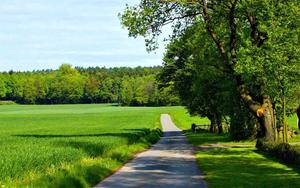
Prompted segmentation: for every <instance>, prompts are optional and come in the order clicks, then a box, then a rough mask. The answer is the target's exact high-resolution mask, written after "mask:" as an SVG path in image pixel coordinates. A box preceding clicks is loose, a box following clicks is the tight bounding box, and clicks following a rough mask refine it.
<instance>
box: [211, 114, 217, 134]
mask: <svg viewBox="0 0 300 188" xmlns="http://www.w3.org/2000/svg"><path fill="white" fill-rule="evenodd" d="M216 124H217V121H216V118H215V117H213V118H211V120H210V127H209V132H211V133H213V132H215V127H216Z"/></svg>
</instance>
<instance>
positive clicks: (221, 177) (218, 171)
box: [172, 113, 300, 188]
mask: <svg viewBox="0 0 300 188" xmlns="http://www.w3.org/2000/svg"><path fill="white" fill-rule="evenodd" d="M172 118H173V120H174V121H175V122H176V123H177V126H179V127H181V128H182V129H185V128H187V125H188V124H190V122H191V121H194V120H193V118H191V119H189V116H188V115H187V114H184V113H182V114H181V115H180V114H177V115H176V116H174V115H173V116H172ZM180 118H182V119H183V120H184V122H183V121H182V120H179V119H180ZM200 121H201V120H200ZM203 121H204V120H203ZM186 135H187V137H188V139H189V141H190V142H191V143H192V144H193V145H195V146H205V145H206V146H207V145H210V144H218V145H211V147H210V148H208V149H200V148H199V149H198V150H197V151H196V158H197V162H198V164H199V166H200V168H201V170H202V171H203V173H204V176H205V180H206V181H207V183H208V186H209V187H216V188H218V187H272V188H273V187H300V175H299V173H300V170H299V167H297V166H287V165H284V164H281V163H280V162H279V161H278V160H276V159H274V158H271V157H268V156H265V155H263V154H261V153H258V152H257V150H256V148H255V147H254V145H255V141H243V142H232V141H231V140H230V138H229V135H227V134H223V135H216V134H211V133H208V132H200V133H197V134H193V133H190V132H186ZM237 145H238V146H239V147H238V148H236V147H234V146H237ZM221 146H232V148H230V147H229V148H224V147H221Z"/></svg>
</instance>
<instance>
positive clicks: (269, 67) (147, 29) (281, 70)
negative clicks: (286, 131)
mask: <svg viewBox="0 0 300 188" xmlns="http://www.w3.org/2000/svg"><path fill="white" fill-rule="evenodd" d="M299 5H300V2H299V1H298V0H287V1H281V0H280V1H273V0H255V1H253V0H246V1H241V0H225V1H224V0H210V1H206V0H198V1H188V0H178V1H156V0H143V1H141V2H140V4H138V5H136V6H132V7H130V6H127V8H126V10H125V11H124V12H123V14H121V15H120V18H121V21H122V24H123V25H124V26H125V27H126V28H127V29H128V31H129V36H133V37H137V36H143V37H145V42H146V47H147V49H148V50H154V49H156V47H157V37H158V36H159V35H160V34H161V33H162V31H163V27H164V26H165V25H168V24H171V28H172V31H173V34H172V35H171V36H170V37H169V38H167V40H169V41H171V44H172V43H173V45H170V46H169V47H168V51H169V53H170V52H172V51H173V49H174V47H173V46H180V47H178V48H181V47H183V49H184V50H180V49H176V51H177V52H179V54H177V55H176V57H175V60H174V62H175V63H173V64H174V65H175V67H176V69H181V68H182V67H183V66H182V64H184V65H185V66H186V67H188V65H189V64H190V62H191V61H194V62H196V64H197V66H196V68H193V70H191V71H190V70H188V69H186V68H185V69H184V70H183V72H184V73H183V75H188V74H191V75H190V76H191V77H194V78H195V76H193V75H199V74H202V73H201V69H203V70H207V72H209V71H210V70H211V69H209V68H208V66H207V65H210V66H214V67H215V68H216V69H215V70H214V71H212V72H215V74H216V75H219V76H220V75H221V76H225V78H226V79H228V80H227V81H226V79H221V80H220V81H216V82H217V83H219V85H224V84H221V83H222V81H225V82H226V83H232V84H233V86H234V88H235V91H237V93H238V98H239V99H240V100H238V101H241V107H243V108H244V109H247V110H246V112H247V111H248V115H247V116H248V117H249V118H250V119H252V117H254V118H256V122H257V124H258V125H259V126H258V130H259V133H258V136H259V137H261V138H264V139H266V140H270V141H274V140H275V139H276V131H275V122H276V121H275V119H276V116H275V113H274V108H275V107H278V104H282V103H283V100H282V95H285V96H289V95H290V96H291V94H287V93H292V91H294V90H295V88H298V87H299V83H300V82H299V80H300V74H299V73H300V67H299V66H300V65H299V64H300V61H299V50H300V49H299V45H300V43H299V42H300V41H299V33H300V32H299V29H300V24H299V23H300V6H299ZM191 28H194V29H195V32H194V33H197V34H196V37H195V34H194V33H193V32H192V33H191V32H190V31H191V30H193V29H191ZM182 38H189V39H188V40H185V41H186V43H184V42H183V43H177V44H175V43H176V41H178V40H181V39H182ZM197 39H200V40H197ZM185 47H186V48H185ZM175 48H176V47H175ZM201 48H202V49H201ZM191 50H192V52H191ZM187 54H189V55H191V56H189V57H187ZM167 56H168V53H167V54H166V57H167ZM199 57H202V58H200V59H199ZM203 62H205V63H203ZM176 63H178V64H176ZM179 63H180V64H179ZM166 64H167V66H166V67H165V68H164V70H165V72H168V71H169V73H170V74H169V76H168V77H169V78H171V77H172V76H173V78H179V77H177V75H178V73H179V72H180V71H173V72H172V66H171V67H170V62H168V57H167V58H166ZM199 71H200V72H199ZM218 71H220V73H221V74H219V73H216V72H218ZM174 75H175V77H174ZM202 75H203V76H202V77H203V78H206V79H204V80H202V81H200V84H198V86H200V87H198V88H197V89H196V90H195V91H197V92H199V93H201V88H202V89H203V88H205V87H207V86H208V85H209V84H213V86H214V87H210V89H209V90H206V92H204V93H202V96H205V94H209V92H211V91H212V88H214V89H215V88H218V87H217V86H218V84H216V83H211V82H209V81H210V79H209V78H210V77H211V75H209V74H206V75H205V74H202ZM183 78H184V77H183ZM200 80H201V79H200ZM216 80H217V79H216ZM192 82H193V83H197V81H196V80H194V81H192ZM229 85H231V84H229ZM231 88H232V87H231ZM219 89H221V90H223V89H224V91H227V92H230V91H231V90H232V89H229V88H219ZM221 90H219V92H221ZM186 91H189V90H186ZM221 93H222V92H221ZM231 93H232V94H234V93H235V92H231ZM182 96H189V94H188V93H185V94H183V95H182ZM210 96H211V97H210V98H211V99H212V100H213V101H214V102H217V103H218V106H222V105H223V104H226V103H224V102H222V101H219V100H214V96H213V95H210ZM224 96H225V95H223V97H224ZM181 98H183V97H181ZM192 98H194V99H197V98H199V96H198V95H197V96H193V97H192ZM200 98H201V97H200ZM216 98H217V99H219V97H216ZM206 100H208V99H206ZM194 102H195V101H194V100H189V101H188V103H187V104H186V105H187V106H189V105H192V104H193V103H194ZM197 103H198V104H197V105H196V106H202V105H203V104H204V101H203V100H200V101H199V100H197ZM209 104H211V103H209ZM204 106H205V107H207V108H208V109H210V111H218V108H216V107H213V106H209V105H206V104H204ZM225 106H226V105H225ZM206 111H207V112H208V111H209V110H206ZM225 114H226V113H225ZM279 117H280V116H279ZM240 119H243V118H240ZM241 124H242V123H241Z"/></svg>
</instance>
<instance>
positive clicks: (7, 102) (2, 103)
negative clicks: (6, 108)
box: [0, 101, 16, 105]
mask: <svg viewBox="0 0 300 188" xmlns="http://www.w3.org/2000/svg"><path fill="white" fill-rule="evenodd" d="M13 104H16V103H15V102H14V101H0V105H13Z"/></svg>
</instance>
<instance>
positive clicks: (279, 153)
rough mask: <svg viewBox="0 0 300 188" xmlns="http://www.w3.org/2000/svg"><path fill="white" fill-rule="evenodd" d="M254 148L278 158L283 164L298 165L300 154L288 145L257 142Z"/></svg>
mask: <svg viewBox="0 0 300 188" xmlns="http://www.w3.org/2000/svg"><path fill="white" fill-rule="evenodd" d="M256 148H257V149H258V150H259V151H261V152H263V153H265V154H267V155H269V156H272V157H276V158H278V159H279V160H280V161H282V162H284V163H287V164H300V152H299V151H297V150H296V148H295V147H293V146H291V145H290V144H287V143H278V142H266V141H263V140H258V141H257V143H256Z"/></svg>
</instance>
